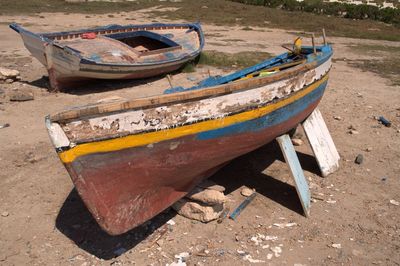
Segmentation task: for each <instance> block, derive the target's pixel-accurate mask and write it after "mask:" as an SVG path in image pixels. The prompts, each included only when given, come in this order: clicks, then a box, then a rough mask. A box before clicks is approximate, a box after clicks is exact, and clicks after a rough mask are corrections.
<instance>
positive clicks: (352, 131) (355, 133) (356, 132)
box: [349, 129, 359, 135]
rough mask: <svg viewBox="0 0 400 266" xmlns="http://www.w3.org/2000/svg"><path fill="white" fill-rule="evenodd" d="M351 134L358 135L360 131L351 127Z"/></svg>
mask: <svg viewBox="0 0 400 266" xmlns="http://www.w3.org/2000/svg"><path fill="white" fill-rule="evenodd" d="M349 134H351V135H357V134H359V132H358V131H357V130H354V129H351V130H349Z"/></svg>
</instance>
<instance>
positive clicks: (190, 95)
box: [50, 62, 316, 122]
mask: <svg viewBox="0 0 400 266" xmlns="http://www.w3.org/2000/svg"><path fill="white" fill-rule="evenodd" d="M315 67H316V64H315V62H312V63H307V64H301V65H298V66H294V67H293V68H290V69H286V70H283V71H280V72H278V73H276V74H274V75H271V76H265V77H257V78H254V79H247V80H242V81H238V82H232V83H228V84H224V85H220V86H214V87H208V88H204V89H198V90H193V91H184V92H177V93H173V94H163V95H157V96H151V97H145V98H138V99H132V100H127V101H123V102H114V103H100V104H96V105H92V106H84V107H80V108H76V109H70V110H66V111H63V112H60V113H57V114H54V115H51V116H50V119H51V121H53V122H56V121H63V120H70V119H76V118H78V117H84V116H93V115H99V114H103V113H108V112H118V111H123V110H130V109H132V110H133V109H137V108H148V107H152V106H153V107H154V106H158V105H161V104H170V103H175V102H180V101H187V100H198V99H202V98H207V97H210V96H214V97H215V96H219V95H223V94H229V93H232V92H235V91H239V90H246V89H252V88H256V87H258V86H260V85H262V84H267V83H270V82H275V81H278V80H283V79H285V78H290V77H294V76H296V75H298V74H300V73H303V72H306V71H308V70H310V69H313V68H315Z"/></svg>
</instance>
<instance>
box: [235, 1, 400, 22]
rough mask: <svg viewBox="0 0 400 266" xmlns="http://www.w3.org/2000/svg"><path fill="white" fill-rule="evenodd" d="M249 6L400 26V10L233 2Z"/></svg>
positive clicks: (314, 3) (316, 3)
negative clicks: (370, 20) (377, 21)
mask: <svg viewBox="0 0 400 266" xmlns="http://www.w3.org/2000/svg"><path fill="white" fill-rule="evenodd" d="M231 1H234V2H239V3H243V4H247V5H258V6H267V7H272V8H280V9H284V10H289V11H304V12H311V13H317V14H324V15H331V16H339V17H345V18H350V19H373V20H379V21H382V22H385V23H393V24H397V25H400V9H398V8H390V7H387V8H379V7H377V6H373V5H367V4H361V5H355V4H348V3H340V2H333V3H330V2H324V1H322V0H304V1H301V2H298V1H296V0H231Z"/></svg>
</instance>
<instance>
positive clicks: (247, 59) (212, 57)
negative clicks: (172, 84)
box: [182, 51, 272, 73]
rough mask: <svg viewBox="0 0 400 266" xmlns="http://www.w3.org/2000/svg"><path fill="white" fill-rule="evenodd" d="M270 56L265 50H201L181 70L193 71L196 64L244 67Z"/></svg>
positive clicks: (234, 67)
mask: <svg viewBox="0 0 400 266" xmlns="http://www.w3.org/2000/svg"><path fill="white" fill-rule="evenodd" d="M269 57H272V55H271V54H269V53H266V52H239V53H235V54H230V53H223V52H218V51H203V52H202V53H201V54H200V56H199V57H198V58H197V60H196V62H191V63H188V64H186V65H185V67H184V68H183V69H182V71H183V72H185V73H189V72H194V71H195V67H196V66H203V65H207V66H214V67H222V68H233V69H236V68H237V69H239V68H245V67H249V66H252V65H255V64H257V63H260V62H261V61H263V60H265V59H267V58H269Z"/></svg>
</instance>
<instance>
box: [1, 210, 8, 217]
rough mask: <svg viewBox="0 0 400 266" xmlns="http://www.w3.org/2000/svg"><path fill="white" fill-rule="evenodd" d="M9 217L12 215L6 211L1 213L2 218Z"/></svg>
mask: <svg viewBox="0 0 400 266" xmlns="http://www.w3.org/2000/svg"><path fill="white" fill-rule="evenodd" d="M8 215H10V214H9V213H8V212H7V211H4V212H2V213H1V216H3V217H7V216H8Z"/></svg>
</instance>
